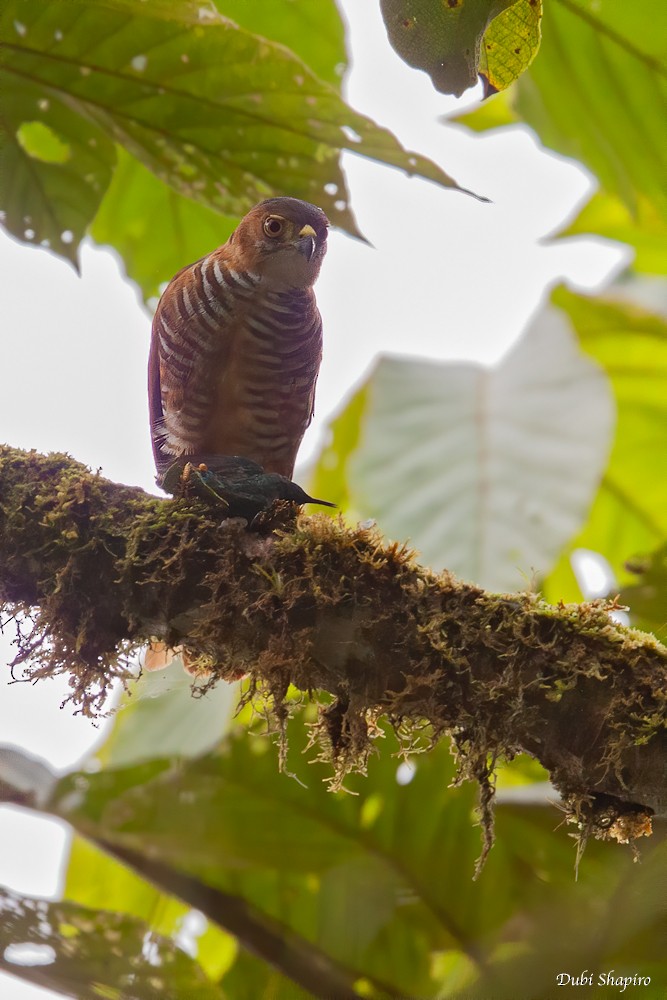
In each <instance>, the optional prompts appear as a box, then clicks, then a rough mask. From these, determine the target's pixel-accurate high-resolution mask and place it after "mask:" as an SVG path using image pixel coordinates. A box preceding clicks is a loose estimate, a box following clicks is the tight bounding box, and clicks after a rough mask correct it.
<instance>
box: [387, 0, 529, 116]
mask: <svg viewBox="0 0 667 1000" xmlns="http://www.w3.org/2000/svg"><path fill="white" fill-rule="evenodd" d="M514 4H517V0H447V3H443V2H442V0H380V7H381V9H382V17H383V18H384V23H385V27H386V29H387V34H388V36H389V41H390V42H391V44H392V46H393V48H394V49H395V50H396V52H398V54H399V55H400V56H401V58H402V59H404V60H405V62H406V63H407V64H408V65H409V66H414V67H415V68H416V69H423V70H425V71H426V72H427V73H428V75H429V76H430V77H431V80H432V81H433V86H434V87H435V89H436V90H439V91H441V92H442V93H445V94H454V95H456V97H460V96H461V94H462V93H463V92H464V90H467V89H468V87H474V85H475V84H476V83H477V75H478V73H479V72H480V71H481V72H483V73H484V74H485V75H486V76H487V78H488V79H489V80H490V82H491V83H492V84H493V85H494V86H497V87H499V86H501V85H502V86H507V84H508V83H511V81H512V80H513V79H514V75H515V71H517V72H521V70H522V68H523V67H524V66H526V65H528V63H529V62H530V60H531V59H532V56H533V54H534V52H535V51H536V48H537V46H538V45H539V28H538V30H537V32H536V33H535V32H534V31H533V30H532V23H534V22H535V21H536V22H537V23H538V24H539V5H537V6H536V5H535V4H534V5H533V7H536V9H535V10H533V9H532V8H531V5H530V4H529V2H528V0H525V2H524V0H519V3H518V6H519V7H520V11H519V13H518V15H517V14H515V15H514V16H511V17H510V16H508V17H506V18H505V19H504V21H503V23H502V24H501V25H500V26H498V28H497V29H496V30H495V31H494V32H493V33H492V34H490V35H488V36H487V35H485V34H484V33H485V32H486V31H487V28H489V25H491V24H492V22H493V19H494V18H496V17H498V15H500V14H502V12H503V11H505V12H507V8H508V7H512V6H513V5H514ZM482 38H484V58H483V59H482V61H481V63H480V53H481V50H482ZM531 48H532V51H531ZM513 74H514V75H513ZM503 80H506V81H507V82H505V83H501V81H503Z"/></svg>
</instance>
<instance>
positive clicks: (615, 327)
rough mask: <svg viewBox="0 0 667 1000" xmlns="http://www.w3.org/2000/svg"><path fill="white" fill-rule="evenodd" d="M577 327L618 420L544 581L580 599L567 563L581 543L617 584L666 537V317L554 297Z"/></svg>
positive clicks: (553, 593)
mask: <svg viewBox="0 0 667 1000" xmlns="http://www.w3.org/2000/svg"><path fill="white" fill-rule="evenodd" d="M553 301H554V303H555V304H556V305H557V306H559V307H560V308H561V309H563V310H564V311H565V312H566V313H567V315H568V317H569V318H570V320H571V321H572V325H573V326H574V328H575V330H576V332H577V335H578V337H579V341H580V343H581V346H582V348H583V349H584V350H585V351H586V353H587V354H588V355H589V356H590V357H592V358H594V359H595V361H597V362H598V364H600V365H602V367H603V368H604V370H605V371H606V373H607V375H608V377H609V379H610V382H611V386H612V389H613V392H614V397H615V402H616V408H617V413H618V421H617V428H616V435H615V440H614V444H613V448H612V452H611V456H610V459H609V464H608V466H607V469H606V471H605V473H604V476H603V479H602V482H601V485H600V490H599V492H598V494H597V497H596V498H595V501H594V503H593V505H592V507H591V510H590V513H589V516H588V519H587V521H586V523H585V525H584V527H583V528H582V530H581V531H580V532H579V534H578V535H577V536H576V538H574V539H573V540H572V542H571V543H570V545H569V546H568V547H567V549H566V551H565V552H564V553H563V556H562V560H561V563H560V565H559V566H558V567H557V568H556V570H555V571H554V573H553V574H552V575H551V576H550V577H549V578H548V579H547V580H546V581H545V584H544V592H545V596H546V597H547V600H551V601H557V600H560V599H562V600H565V601H569V600H579V599H580V593H579V590H578V588H577V589H576V591H575V590H572V589H571V584H572V577H571V575H569V585H568V578H567V576H566V574H567V566H566V564H568V563H569V558H570V555H571V553H572V551H573V549H575V548H583V549H592V550H593V551H594V552H599V553H601V554H602V555H603V556H604V557H605V558H606V559H607V560H608V561H609V563H610V565H611V568H612V570H613V572H614V573H615V575H616V578H617V580H618V581H619V585H621V586H622V585H625V584H627V583H629V582H630V580H631V577H630V575H629V573H628V572H627V570H626V569H625V568H624V567H625V563H626V561H627V560H628V559H630V558H632V557H633V556H636V555H638V554H641V553H643V552H650V551H651V550H652V549H654V548H655V547H656V546H657V545H660V544H661V543H662V542H663V541H664V540H665V539H666V538H667V478H665V476H664V475H662V466H661V464H660V462H661V458H660V456H662V455H664V453H665V448H666V446H667V321H666V320H664V319H662V318H661V317H659V316H656V315H655V314H653V313H650V312H648V311H647V310H645V309H642V308H640V307H639V306H635V305H632V304H629V303H628V302H624V301H622V300H613V299H603V298H590V297H586V296H582V295H575V294H574V293H572V292H568V291H566V290H565V289H563V288H560V289H558V290H557V291H556V292H555V293H554V296H553Z"/></svg>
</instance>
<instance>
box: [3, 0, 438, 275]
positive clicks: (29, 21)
mask: <svg viewBox="0 0 667 1000" xmlns="http://www.w3.org/2000/svg"><path fill="white" fill-rule="evenodd" d="M0 41H2V42H3V43H4V51H3V61H2V67H1V69H0V86H1V87H2V90H3V92H5V93H8V94H10V95H12V96H11V99H10V100H9V101H8V102H7V108H6V109H5V118H6V122H5V124H6V128H7V133H8V139H7V141H6V150H5V153H4V156H5V159H6V162H8V164H9V166H10V167H11V168H12V172H11V174H10V176H12V177H13V178H18V177H20V176H23V177H27V178H28V180H24V181H22V182H21V183H19V181H18V180H14V184H13V187H11V189H10V190H8V191H7V192H5V195H4V197H5V198H9V197H10V196H11V203H8V204H3V205H2V206H0V207H1V208H3V209H4V210H5V212H6V213H7V218H6V222H7V225H8V228H10V229H11V231H12V232H13V233H14V234H15V235H16V236H17V237H18V238H19V239H28V237H26V236H25V231H26V226H27V225H28V223H26V222H25V217H26V216H28V217H29V219H30V220H31V221H30V227H31V228H30V230H29V231H30V232H34V234H35V235H34V236H33V237H30V239H33V240H36V241H41V240H42V239H44V238H51V236H52V233H53V232H54V231H55V230H56V229H57V230H58V231H61V227H62V226H64V225H65V223H67V225H68V226H69V230H70V231H71V234H73V235H72V237H71V242H70V243H69V244H68V254H69V255H70V257H71V258H72V259H74V255H75V251H76V246H77V244H78V240H79V239H80V237H81V235H82V232H83V230H84V229H85V226H86V225H87V224H88V223H89V222H90V221H91V220H92V217H93V215H94V212H95V210H96V208H97V204H98V202H99V199H100V198H101V195H102V193H103V192H104V189H105V188H106V187H107V185H108V183H109V179H110V170H111V166H112V165H113V147H112V145H111V141H113V142H115V143H117V144H119V145H121V146H123V147H125V149H126V150H127V151H128V152H129V153H130V154H131V155H132V156H133V157H135V158H136V159H138V160H139V161H141V163H143V165H144V166H145V167H147V168H148V169H149V170H150V171H152V172H153V173H154V174H155V175H156V176H157V177H158V178H159V179H160V180H162V181H163V182H164V183H165V184H168V185H169V186H170V187H172V188H173V189H174V190H175V191H176V192H177V193H178V194H179V195H181V196H183V197H185V198H189V199H192V200H193V201H196V202H199V203H201V204H202V205H204V206H206V207H207V208H209V209H213V210H215V211H217V212H221V213H222V214H223V215H227V216H231V217H238V216H239V215H242V214H243V213H244V212H245V211H246V210H247V209H248V208H250V207H251V206H252V205H253V204H254V203H255V202H257V201H259V200H261V199H262V198H265V197H267V196H270V195H272V194H276V193H285V194H290V195H294V196H296V197H302V198H306V199H307V200H310V201H314V202H316V203H317V204H319V205H321V206H322V208H323V209H324V210H325V211H326V212H327V214H328V215H329V217H330V219H331V221H332V223H334V224H335V225H339V226H341V227H342V228H344V229H346V230H347V231H348V232H351V233H357V230H356V225H355V222H354V217H353V215H352V213H351V210H350V208H349V205H348V198H347V190H346V185H345V179H344V176H343V174H342V172H341V169H340V165H339V153H340V150H341V149H351V150H353V151H354V152H356V153H359V154H360V155H362V156H368V157H370V158H371V159H376V160H379V161H380V162H382V163H388V164H391V165H393V166H397V167H399V168H401V169H403V170H406V171H407V172H408V173H410V174H418V175H420V176H423V177H427V178H429V179H431V180H433V181H435V182H437V183H440V184H443V185H445V186H454V187H455V186H456V184H455V182H454V181H452V179H451V178H450V177H448V176H447V175H446V174H445V173H444V172H443V171H442V170H441V169H440V168H439V167H437V166H436V165H435V164H434V163H432V162H431V161H430V160H428V159H426V158H425V157H421V156H419V155H417V154H411V153H408V152H406V151H405V150H404V149H403V147H402V146H401V145H400V144H399V143H398V141H397V140H396V139H395V137H394V136H393V135H392V134H391V133H390V132H388V131H386V130H384V129H381V128H379V127H378V126H377V125H375V124H374V123H373V122H371V121H370V120H369V119H368V118H366V117H364V116H363V115H359V114H357V113H356V112H354V111H352V110H351V109H350V108H349V107H348V106H347V105H346V104H345V103H344V101H342V99H341V98H340V96H339V95H338V93H337V92H336V90H335V89H334V88H333V87H332V86H330V85H329V84H328V83H325V82H323V81H322V80H320V79H319V78H318V77H316V76H315V75H314V74H313V73H312V72H311V70H310V69H309V68H308V66H306V65H305V64H304V63H303V62H302V61H301V60H300V59H299V58H298V57H297V56H295V55H294V54H293V53H292V52H291V51H289V50H288V49H286V48H285V47H284V46H283V45H279V44H276V43H274V42H272V41H268V40H266V39H264V38H262V37H261V36H259V35H253V34H250V33H249V32H247V31H245V30H243V29H242V28H240V27H238V26H237V25H235V24H234V22H233V21H230V20H229V19H228V18H225V17H223V16H222V15H220V14H218V13H217V11H215V9H214V8H212V7H205V6H202V5H197V4H189V3H174V4H166V3H157V4H151V5H150V6H149V5H147V4H146V5H137V4H136V3H135V2H131V0H98V2H96V3H93V2H87V3H84V2H83V0H72V2H70V3H67V4H62V3H60V2H57V0H8V2H7V3H6V4H5V5H4V8H3V12H2V16H1V17H0ZM28 80H29V81H30V82H26V81H28ZM26 121H28V122H41V123H42V124H43V125H45V126H47V127H49V128H51V129H52V131H53V132H54V133H55V134H56V135H57V136H58V137H59V138H60V140H61V141H62V142H64V143H65V144H69V145H70V146H71V148H72V157H71V158H70V159H69V160H68V161H67V163H66V164H53V163H44V162H43V161H41V160H35V161H34V163H36V164H38V168H39V171H40V173H39V175H38V177H37V179H35V177H34V176H33V175H34V171H33V172H28V173H27V174H26V169H25V163H24V162H23V161H24V160H25V158H26V155H27V154H26V153H25V152H24V150H23V148H22V147H21V146H20V145H19V143H18V141H17V140H16V131H17V130H18V129H20V127H21V125H22V124H23V123H24V122H26ZM91 140H92V142H91ZM92 143H94V145H93V144H92ZM91 149H92V150H94V152H95V156H96V160H95V161H94V162H92V155H91ZM79 151H80V152H81V156H79V155H75V153H76V154H78V152H79ZM98 161H99V162H98ZM32 163H33V161H32V159H31V165H32ZM94 166H95V167H96V168H97V169H96V170H94V169H93V167H94ZM19 168H21V169H19ZM42 174H43V175H44V177H46V178H47V179H49V178H51V179H53V178H55V179H59V182H60V187H59V186H58V185H56V183H55V180H53V184H51V186H50V187H48V186H45V183H44V182H42V181H41V179H40V178H41V176H42ZM63 178H64V180H63ZM86 178H88V180H86ZM65 181H66V182H67V185H69V186H64V187H63V185H64V184H65ZM86 185H87V188H86ZM78 188H83V197H78V198H77V197H75V196H74V194H75V189H78ZM61 189H62V190H61ZM93 195H94V197H93ZM73 205H76V206H77V208H76V210H74V209H73V207H72V206H73ZM37 208H39V212H37ZM51 216H55V217H56V218H57V220H58V225H57V226H56V227H55V228H54V226H53V224H52V221H51ZM108 229H109V222H108V216H107V230H108ZM108 235H109V234H108V232H107V236H108ZM65 242H66V243H67V239H66V240H65ZM54 248H55V249H58V250H60V249H62V248H61V246H60V244H58V246H55V245H54ZM142 270H143V273H146V272H147V271H150V268H149V266H148V264H147V263H145V262H144V263H143V265H142ZM164 277H168V275H165V276H164ZM144 280H145V279H144ZM152 280H153V281H155V276H154V271H153V272H152Z"/></svg>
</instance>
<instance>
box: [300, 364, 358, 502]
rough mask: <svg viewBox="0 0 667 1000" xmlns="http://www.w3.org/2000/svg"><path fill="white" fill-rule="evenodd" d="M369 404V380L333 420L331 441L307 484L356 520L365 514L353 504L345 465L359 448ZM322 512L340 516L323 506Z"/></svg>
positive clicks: (310, 488)
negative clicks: (348, 458)
mask: <svg viewBox="0 0 667 1000" xmlns="http://www.w3.org/2000/svg"><path fill="white" fill-rule="evenodd" d="M367 406H368V383H366V385H364V386H362V387H361V388H360V389H358V390H357V392H355V394H354V395H353V396H352V398H351V399H350V400H349V401H348V403H347V405H346V406H345V407H344V409H343V410H342V411H341V412H340V413H339V414H338V415H337V416H335V417H334V418H333V420H332V421H331V424H330V426H329V440H328V441H327V443H326V444H325V445H324V447H323V448H322V451H321V452H320V455H319V458H318V460H317V465H316V466H315V468H314V469H313V470H312V473H311V477H310V479H309V485H308V492H309V493H310V495H311V496H322V497H324V496H326V497H327V499H329V498H330V499H331V502H332V503H335V504H336V506H337V507H338V508H339V510H344V511H345V512H346V514H347V516H348V517H349V518H351V519H352V520H355V521H356V520H360V519H362V518H363V516H364V515H363V514H362V513H360V512H359V511H358V510H357V509H356V508H355V506H354V499H353V497H352V496H351V494H350V490H349V486H348V482H347V476H346V473H345V464H346V460H347V456H348V455H350V454H352V452H354V451H356V449H357V448H358V447H359V442H360V436H361V427H362V421H363V416H364V413H365V411H366V408H367ZM318 490H319V491H320V492H318ZM322 513H323V514H328V515H329V516H330V517H337V516H338V514H337V512H336V511H332V510H326V509H324V510H322Z"/></svg>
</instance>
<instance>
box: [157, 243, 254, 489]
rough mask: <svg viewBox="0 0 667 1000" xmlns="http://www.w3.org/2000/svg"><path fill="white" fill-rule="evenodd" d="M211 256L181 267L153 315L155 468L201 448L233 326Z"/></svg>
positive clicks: (230, 304) (228, 296)
mask: <svg viewBox="0 0 667 1000" xmlns="http://www.w3.org/2000/svg"><path fill="white" fill-rule="evenodd" d="M219 269H220V264H219V263H218V262H217V261H216V258H215V257H214V255H213V254H209V255H208V256H207V257H203V258H202V259H201V260H198V261H197V262H196V263H195V264H191V265H190V266H189V267H185V268H183V270H182V271H179V273H178V274H177V275H176V276H175V277H174V278H173V279H172V281H171V282H170V284H169V286H168V287H167V289H166V290H165V292H164V294H163V295H162V298H161V299H160V302H159V304H158V308H157V310H156V313H155V317H154V319H153V329H152V337H151V349H150V355H149V359H148V402H149V412H150V425H151V438H152V444H153V454H154V456H155V463H156V465H157V468H158V472H162V471H164V469H165V468H166V467H167V466H169V465H170V464H171V463H172V462H173V461H174V458H175V457H178V456H179V455H183V454H189V453H193V452H196V451H198V450H199V449H200V446H201V439H202V435H203V432H204V428H205V427H206V425H207V422H208V420H209V416H210V411H211V406H212V405H213V403H214V383H215V379H216V375H217V373H219V371H220V370H221V367H223V366H224V365H225V358H226V354H227V353H228V351H229V346H230V340H231V335H232V330H233V327H234V321H233V307H234V303H233V301H232V296H231V294H229V293H228V292H226V288H225V286H224V284H222V285H221V284H220V283H218V282H217V281H216V271H218V272H219Z"/></svg>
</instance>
